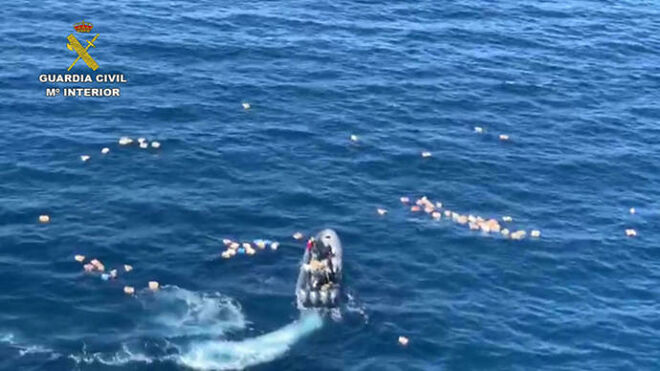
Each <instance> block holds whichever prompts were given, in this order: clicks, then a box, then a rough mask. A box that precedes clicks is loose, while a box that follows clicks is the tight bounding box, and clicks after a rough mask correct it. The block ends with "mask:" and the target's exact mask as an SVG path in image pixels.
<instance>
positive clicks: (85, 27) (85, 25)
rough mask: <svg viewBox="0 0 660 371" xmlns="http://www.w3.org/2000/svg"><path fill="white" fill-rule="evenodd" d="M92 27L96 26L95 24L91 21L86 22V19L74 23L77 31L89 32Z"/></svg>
mask: <svg viewBox="0 0 660 371" xmlns="http://www.w3.org/2000/svg"><path fill="white" fill-rule="evenodd" d="M92 28H94V25H93V24H91V23H89V22H85V20H83V21H82V22H78V23H74V24H73V29H74V30H76V32H85V33H88V32H89V31H91V30H92Z"/></svg>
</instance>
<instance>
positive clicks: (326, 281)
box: [306, 238, 335, 289]
mask: <svg viewBox="0 0 660 371" xmlns="http://www.w3.org/2000/svg"><path fill="white" fill-rule="evenodd" d="M307 249H308V251H309V253H310V260H309V264H307V267H306V269H307V270H308V271H309V272H310V279H311V284H312V287H314V288H317V289H318V288H321V287H328V286H329V285H332V282H334V277H335V273H334V269H333V266H332V257H333V255H334V254H333V253H332V249H331V247H330V246H328V245H326V244H324V243H323V242H322V241H320V242H319V241H316V240H315V239H314V238H310V239H309V241H307Z"/></svg>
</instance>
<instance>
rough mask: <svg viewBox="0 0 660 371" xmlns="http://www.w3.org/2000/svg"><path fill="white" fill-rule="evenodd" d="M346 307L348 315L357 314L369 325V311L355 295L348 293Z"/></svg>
mask: <svg viewBox="0 0 660 371" xmlns="http://www.w3.org/2000/svg"><path fill="white" fill-rule="evenodd" d="M346 298H347V300H346V305H345V306H344V308H345V310H346V312H347V313H357V314H358V315H360V317H362V319H363V320H364V323H365V324H367V323H369V315H368V314H367V311H366V310H365V306H364V304H362V303H361V302H360V301H358V300H357V299H356V298H355V296H354V295H352V294H351V293H346Z"/></svg>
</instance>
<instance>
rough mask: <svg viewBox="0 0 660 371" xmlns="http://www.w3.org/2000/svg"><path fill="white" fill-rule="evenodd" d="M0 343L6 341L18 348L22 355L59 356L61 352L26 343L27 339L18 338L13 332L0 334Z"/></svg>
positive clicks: (52, 357) (19, 353)
mask: <svg viewBox="0 0 660 371" xmlns="http://www.w3.org/2000/svg"><path fill="white" fill-rule="evenodd" d="M0 343H5V344H8V345H9V346H11V347H12V348H15V349H16V350H18V355H19V356H20V357H23V356H26V355H29V354H40V353H41V354H50V358H51V359H54V358H58V357H59V356H60V354H59V353H57V352H55V351H54V350H52V349H50V348H48V347H45V346H43V345H39V344H26V342H25V341H22V340H20V339H18V338H17V337H16V336H15V335H14V334H13V333H3V334H0Z"/></svg>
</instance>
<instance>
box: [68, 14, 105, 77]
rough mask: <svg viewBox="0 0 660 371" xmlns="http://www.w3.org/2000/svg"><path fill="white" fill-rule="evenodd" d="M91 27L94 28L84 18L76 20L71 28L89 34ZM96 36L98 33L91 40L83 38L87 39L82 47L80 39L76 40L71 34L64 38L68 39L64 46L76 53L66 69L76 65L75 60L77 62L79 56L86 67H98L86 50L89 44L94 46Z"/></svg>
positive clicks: (94, 69)
mask: <svg viewBox="0 0 660 371" xmlns="http://www.w3.org/2000/svg"><path fill="white" fill-rule="evenodd" d="M92 28H94V25H93V24H91V23H89V22H85V20H84V19H83V21H82V22H78V23H76V24H74V25H73V29H74V30H76V32H80V33H86V34H89V32H90V31H91V30H92ZM98 37H99V34H96V36H94V38H93V39H92V40H91V41H90V40H85V41H87V46H85V47H84V48H83V46H82V44H81V43H80V41H78V39H77V38H76V37H75V36H74V35H73V34H69V36H67V37H66V39H67V40H69V43H68V44H66V47H67V48H68V49H69V50H71V51H74V52H76V54H78V57H77V58H76V60H74V61H73V63H71V65H70V66H69V68H67V69H66V70H67V71H71V69H72V68H73V66H75V65H76V62H78V60H80V59H81V58H82V60H83V61H84V62H85V64H87V67H89V68H91V69H92V71H96V69H97V68H99V65H98V63H96V61H95V60H94V59H93V58H92V57H91V56H90V55H89V52H88V50H89V47H90V46H91V47H93V48H96V45H94V41H96V39H98Z"/></svg>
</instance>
